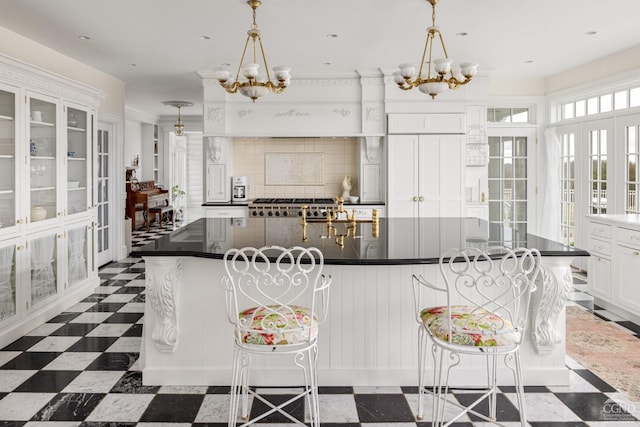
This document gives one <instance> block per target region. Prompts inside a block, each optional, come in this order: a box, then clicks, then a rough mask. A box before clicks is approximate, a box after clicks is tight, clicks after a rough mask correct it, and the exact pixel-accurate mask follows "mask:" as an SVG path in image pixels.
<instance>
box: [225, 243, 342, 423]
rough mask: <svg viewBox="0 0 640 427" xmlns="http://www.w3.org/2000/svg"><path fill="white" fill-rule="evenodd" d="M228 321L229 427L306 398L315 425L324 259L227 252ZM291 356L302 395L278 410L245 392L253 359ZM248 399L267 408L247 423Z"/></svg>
mask: <svg viewBox="0 0 640 427" xmlns="http://www.w3.org/2000/svg"><path fill="white" fill-rule="evenodd" d="M224 264H225V269H226V275H225V276H224V277H223V278H222V285H223V287H224V290H225V295H226V306H227V318H228V320H229V322H230V323H231V324H232V325H233V326H234V338H235V343H234V357H233V359H234V361H233V373H232V378H231V403H230V406H229V427H232V426H235V425H236V419H237V414H238V407H239V406H240V402H242V409H241V417H242V419H243V420H245V421H246V422H245V423H244V424H242V426H246V425H250V424H253V423H255V422H257V421H260V420H262V419H264V418H265V417H267V416H268V415H270V414H273V413H275V412H279V413H281V414H283V415H284V416H286V417H287V418H288V419H290V420H292V421H293V422H295V423H297V424H301V425H305V424H304V420H297V419H296V418H294V417H293V416H292V415H290V414H288V413H287V412H285V411H284V409H283V408H284V407H285V406H286V405H289V404H290V403H292V402H294V401H296V400H299V399H301V398H304V397H306V401H307V404H308V408H309V420H310V423H311V426H316V427H319V426H320V417H319V404H318V377H317V363H318V325H319V324H321V323H322V322H324V320H325V319H326V317H327V312H328V306H329V289H330V285H331V277H330V276H328V275H325V274H322V270H323V266H324V258H323V255H322V253H321V252H320V251H319V250H318V249H317V248H303V247H299V246H296V247H292V248H289V249H287V248H283V247H280V246H265V247H262V248H253V247H246V248H242V249H229V250H228V251H227V252H226V253H225V255H224ZM282 354H287V355H291V356H292V359H293V362H294V363H295V365H296V366H298V367H300V368H301V369H302V372H303V376H304V383H305V386H304V390H303V391H302V392H301V393H299V394H298V395H296V396H295V397H293V398H292V399H289V400H288V401H287V402H285V403H283V404H281V405H278V406H276V405H274V404H272V403H271V402H268V401H267V400H266V399H264V398H263V397H262V396H260V395H259V394H258V393H257V392H256V391H254V390H252V389H251V388H250V387H249V370H250V364H251V357H252V356H261V357H273V356H274V355H282ZM249 395H252V396H253V398H254V401H255V399H259V400H260V401H262V402H263V403H265V404H266V405H267V406H269V407H270V408H271V409H270V410H268V411H267V412H264V413H262V414H260V415H257V416H255V417H254V418H253V419H251V420H248V418H249Z"/></svg>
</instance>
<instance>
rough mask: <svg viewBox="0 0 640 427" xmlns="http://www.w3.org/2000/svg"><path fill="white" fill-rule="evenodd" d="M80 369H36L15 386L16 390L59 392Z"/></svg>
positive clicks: (78, 373)
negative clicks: (36, 370)
mask: <svg viewBox="0 0 640 427" xmlns="http://www.w3.org/2000/svg"><path fill="white" fill-rule="evenodd" d="M78 375H80V371H38V372H36V373H35V374H33V375H32V376H30V377H29V378H28V379H27V380H26V381H24V382H23V383H22V384H20V385H19V386H18V387H16V388H15V391H16V392H34V393H60V392H61V391H62V389H64V388H65V387H66V386H67V385H68V384H69V383H70V382H71V381H73V379H74V378H75V377H77V376H78Z"/></svg>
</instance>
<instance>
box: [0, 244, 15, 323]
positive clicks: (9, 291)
mask: <svg viewBox="0 0 640 427" xmlns="http://www.w3.org/2000/svg"><path fill="white" fill-rule="evenodd" d="M15 252H16V246H15V245H11V246H6V247H4V248H0V320H4V319H6V318H8V317H11V316H13V315H15V314H16V267H15V265H16V256H15Z"/></svg>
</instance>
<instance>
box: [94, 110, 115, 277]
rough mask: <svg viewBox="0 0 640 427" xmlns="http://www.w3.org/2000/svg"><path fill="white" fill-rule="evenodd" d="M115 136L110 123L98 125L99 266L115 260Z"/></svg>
mask: <svg viewBox="0 0 640 427" xmlns="http://www.w3.org/2000/svg"><path fill="white" fill-rule="evenodd" d="M112 136H113V125H112V124H108V123H103V122H100V123H98V136H97V141H96V150H95V152H96V163H95V164H96V167H97V168H98V169H97V174H96V175H97V178H96V179H97V182H96V188H97V193H98V194H97V196H98V197H97V214H98V226H97V234H98V237H97V243H98V248H97V252H98V265H99V266H101V265H104V264H107V263H109V262H111V261H112V260H113V259H114V255H115V251H114V250H113V243H114V242H113V226H112V224H111V222H112V220H113V206H112V203H111V201H112V199H113V189H112V187H113V185H111V181H110V179H109V178H110V174H111V168H112V166H111V165H112V163H113V161H112V160H113V159H112V158H111V153H112V151H113V147H112Z"/></svg>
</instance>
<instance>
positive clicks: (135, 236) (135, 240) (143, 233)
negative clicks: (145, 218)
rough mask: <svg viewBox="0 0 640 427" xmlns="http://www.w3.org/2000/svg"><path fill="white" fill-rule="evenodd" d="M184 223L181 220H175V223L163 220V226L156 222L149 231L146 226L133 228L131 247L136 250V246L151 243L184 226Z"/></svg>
mask: <svg viewBox="0 0 640 427" xmlns="http://www.w3.org/2000/svg"><path fill="white" fill-rule="evenodd" d="M184 224H186V223H184V222H180V221H175V223H174V222H171V221H167V222H165V221H163V222H162V227H159V226H158V223H157V222H154V223H152V224H151V225H150V226H149V231H147V230H146V228H144V227H142V228H139V229H137V230H133V231H132V232H131V247H132V248H131V249H132V250H134V251H135V250H136V248H138V247H140V246H144V245H146V244H147V243H151V242H153V241H154V240H157V239H159V238H161V237H162V236H164V235H166V234H170V233H171V232H172V231H173V230H175V229H176V228H179V227H182V226H183V225H184Z"/></svg>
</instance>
